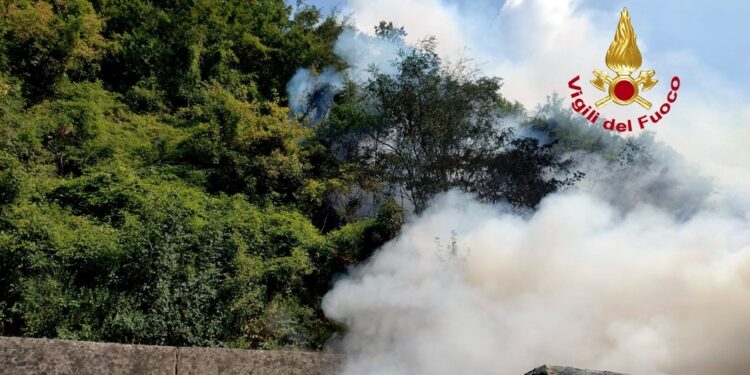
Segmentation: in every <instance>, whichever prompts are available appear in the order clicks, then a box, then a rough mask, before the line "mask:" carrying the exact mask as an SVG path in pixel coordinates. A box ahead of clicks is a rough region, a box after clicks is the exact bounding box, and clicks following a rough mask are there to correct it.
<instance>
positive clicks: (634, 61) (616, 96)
mask: <svg viewBox="0 0 750 375" xmlns="http://www.w3.org/2000/svg"><path fill="white" fill-rule="evenodd" d="M605 62H606V63H607V67H609V69H611V70H612V71H613V72H615V73H617V76H615V77H610V76H609V74H608V73H606V72H603V71H601V70H599V69H594V79H593V80H591V84H592V85H594V87H596V88H598V89H599V90H602V91H604V92H607V93H608V94H609V95H608V96H607V97H605V98H602V99H601V100H599V101H597V102H596V107H597V108H601V107H603V106H604V105H606V104H607V103H609V102H610V101H612V102H615V103H617V104H619V105H628V104H630V103H632V102H636V103H638V104H640V105H641V106H643V107H644V108H646V109H650V108H651V102H649V101H648V100H646V99H644V98H643V97H641V96H640V95H639V91H648V90H650V89H651V88H652V87H654V86H655V85H656V83H657V82H659V81H658V80H655V79H654V75H655V74H656V71H654V70H653V69H651V70H641V71H640V72H639V73H638V75H637V78H635V79H633V77H632V74H633V72H634V71H636V70H638V68H640V67H641V63H643V58H642V57H641V51H640V50H639V49H638V45H637V44H636V42H635V31H633V25H631V24H630V15H628V9H627V8H623V9H622V12H621V13H620V22H619V23H618V24H617V31H616V32H615V40H614V41H613V42H612V44H611V45H610V46H609V49H608V50H607V56H606V58H605ZM639 87H640V89H639Z"/></svg>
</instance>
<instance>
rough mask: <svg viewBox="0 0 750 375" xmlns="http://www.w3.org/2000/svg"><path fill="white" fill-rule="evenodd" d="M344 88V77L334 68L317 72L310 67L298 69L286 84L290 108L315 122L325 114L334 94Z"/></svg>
mask: <svg viewBox="0 0 750 375" xmlns="http://www.w3.org/2000/svg"><path fill="white" fill-rule="evenodd" d="M343 88H344V79H343V77H342V76H341V74H339V73H338V72H336V71H335V70H333V69H330V68H329V69H324V70H323V72H321V73H320V74H315V73H313V72H311V71H310V69H297V73H295V74H294V76H292V79H290V80H289V82H288V83H287V85H286V91H287V94H288V97H289V108H291V110H292V112H293V113H295V114H302V115H306V116H307V117H308V118H309V119H310V120H311V121H312V122H313V123H316V122H318V121H319V120H320V119H321V118H322V116H323V115H325V113H326V111H327V110H328V108H329V107H330V106H331V104H332V103H333V98H334V96H335V95H336V94H337V93H338V92H340V91H341V90H342V89H343Z"/></svg>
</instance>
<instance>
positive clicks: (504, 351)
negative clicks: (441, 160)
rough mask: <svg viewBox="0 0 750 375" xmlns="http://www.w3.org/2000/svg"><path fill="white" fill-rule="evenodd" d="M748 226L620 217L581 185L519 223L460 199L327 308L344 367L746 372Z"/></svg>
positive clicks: (411, 231) (356, 370)
mask: <svg viewBox="0 0 750 375" xmlns="http://www.w3.org/2000/svg"><path fill="white" fill-rule="evenodd" d="M747 224H748V223H747V222H746V221H744V220H740V219H736V218H730V217H725V216H723V215H721V214H718V213H705V212H703V213H699V214H696V215H694V216H692V217H691V218H690V219H688V220H685V221H678V220H676V219H675V218H674V216H673V215H672V214H670V213H668V212H665V211H663V210H659V209H656V208H654V207H653V206H649V205H638V206H637V207H634V208H633V209H632V210H630V211H629V212H626V213H623V212H622V211H621V210H620V209H618V208H615V207H613V206H612V205H611V204H609V203H607V202H605V201H603V200H601V199H597V198H594V197H592V196H591V195H590V194H585V193H581V192H569V193H562V194H556V195H553V196H550V197H548V198H546V199H545V200H544V201H543V203H542V204H541V206H540V208H539V210H538V211H537V212H536V213H535V214H534V215H533V216H531V217H530V218H521V217H518V216H516V215H515V214H513V213H510V211H508V210H506V209H504V208H503V207H499V206H492V205H484V204H479V203H476V202H475V201H474V200H473V199H472V198H471V197H469V196H466V195H462V194H459V193H456V192H452V193H450V194H446V195H445V196H443V197H441V198H440V199H438V200H437V201H436V203H435V204H434V206H433V207H432V208H431V209H430V210H428V211H427V212H426V213H424V215H422V216H421V217H419V218H416V219H415V220H414V221H413V222H411V223H410V224H409V225H408V226H407V227H406V228H405V229H404V231H403V233H402V235H401V236H400V237H399V238H398V239H396V240H395V241H393V242H391V243H389V244H387V245H386V246H385V247H384V248H383V249H382V250H381V251H380V252H379V253H377V254H376V255H375V256H374V257H373V258H372V259H371V260H370V261H369V262H367V263H366V264H364V265H362V266H361V267H359V268H358V269H356V270H354V271H353V272H352V273H351V275H350V276H349V277H347V278H345V279H343V280H340V281H339V282H338V283H337V284H336V286H335V288H334V289H333V290H332V291H331V292H330V293H329V294H328V295H327V296H326V298H325V301H324V309H325V311H326V313H327V315H328V316H329V317H331V318H334V319H336V320H339V321H341V322H343V323H344V324H346V326H347V327H348V332H347V334H346V336H345V337H344V338H343V340H342V341H340V342H338V343H335V344H334V345H336V346H338V347H337V349H341V348H343V349H344V350H345V351H346V352H347V353H349V354H350V355H352V357H351V358H350V360H349V361H348V363H347V366H346V368H345V370H344V371H343V373H344V374H457V373H470V374H523V373H525V371H528V370H529V369H531V368H533V367H536V366H538V365H541V364H542V363H554V364H566V365H574V366H579V367H588V368H602V369H608V370H619V371H629V372H633V373H653V374H656V373H671V374H696V375H701V374H714V375H723V374H727V375H728V374H739V373H747V372H748V370H750V356H748V355H747V353H748V352H747V346H746V344H747V343H748V342H750V326H748V325H747V324H746V322H747V316H748V314H750V288H749V287H750V229H749V227H748V225H747ZM451 236H453V237H454V239H453V240H454V241H455V245H456V249H457V250H456V254H455V255H452V252H451V251H445V244H446V243H451ZM436 238H439V239H440V240H439V241H440V242H441V243H443V244H444V245H443V246H438V244H437V242H436V241H437V240H436ZM439 247H442V248H443V251H438V248H439ZM449 247H450V246H449Z"/></svg>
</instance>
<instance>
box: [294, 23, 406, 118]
mask: <svg viewBox="0 0 750 375" xmlns="http://www.w3.org/2000/svg"><path fill="white" fill-rule="evenodd" d="M407 48H410V47H409V46H407V45H406V44H405V43H404V42H403V41H402V40H400V39H397V38H394V39H383V38H376V37H372V36H369V35H365V34H363V33H360V32H358V31H357V30H355V29H352V28H348V29H346V30H344V31H343V32H342V33H341V35H339V37H338V39H336V43H335V44H334V46H333V51H334V53H335V54H336V55H337V56H338V57H340V58H341V59H342V60H344V62H346V64H347V69H346V70H345V71H343V72H338V71H336V70H334V69H333V68H326V69H324V70H323V71H322V72H319V73H317V72H314V71H311V70H310V69H306V68H300V69H297V72H296V73H295V74H294V76H292V78H291V79H290V80H289V82H288V83H287V85H286V91H287V96H288V97H289V108H291V110H292V112H293V113H295V114H298V115H303V116H305V117H306V118H307V119H308V120H309V121H311V122H312V123H317V122H319V121H320V120H321V119H322V118H323V117H324V116H325V115H326V114H327V113H328V110H329V109H330V108H331V106H332V104H333V99H334V97H335V95H336V94H338V93H339V92H341V90H343V89H344V82H345V80H346V79H350V80H352V81H354V82H358V83H363V82H366V81H367V80H368V79H369V78H370V74H371V71H372V70H373V69H375V70H377V71H378V72H381V73H385V74H393V73H395V67H394V65H393V63H394V61H395V60H396V59H397V57H398V53H399V51H401V50H404V49H407Z"/></svg>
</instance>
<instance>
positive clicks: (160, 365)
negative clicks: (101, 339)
mask: <svg viewBox="0 0 750 375" xmlns="http://www.w3.org/2000/svg"><path fill="white" fill-rule="evenodd" d="M176 358H177V348H174V347H168V346H166V347H165V346H147V345H120V344H103V343H94V342H80V341H64V340H47V339H29V338H15V337H0V373H2V374H5V375H21V374H48V375H63V374H79V375H89V374H90V375H99V374H118V375H119V374H123V375H124V374H154V375H157V374H158V375H161V374H164V375H174V373H175V361H176Z"/></svg>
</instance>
